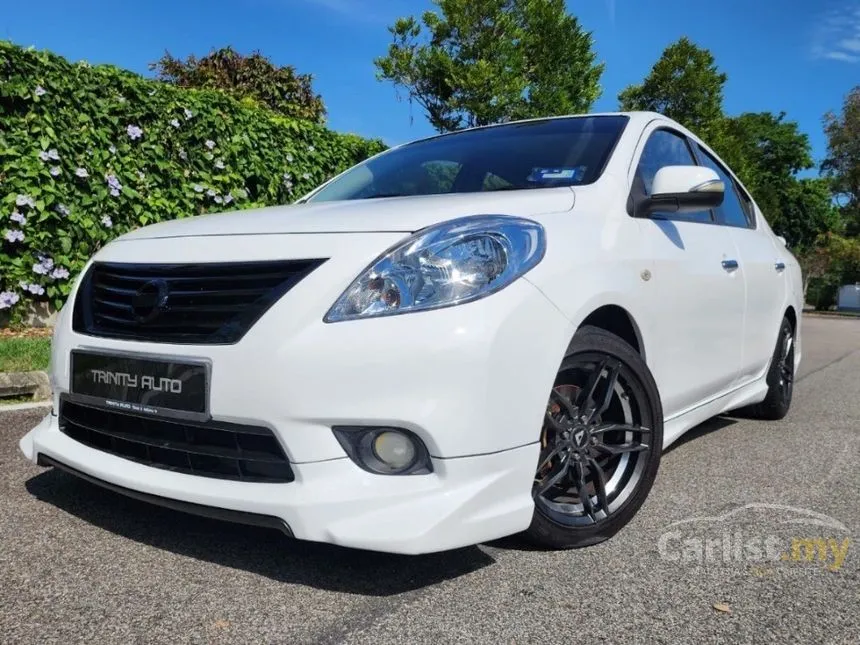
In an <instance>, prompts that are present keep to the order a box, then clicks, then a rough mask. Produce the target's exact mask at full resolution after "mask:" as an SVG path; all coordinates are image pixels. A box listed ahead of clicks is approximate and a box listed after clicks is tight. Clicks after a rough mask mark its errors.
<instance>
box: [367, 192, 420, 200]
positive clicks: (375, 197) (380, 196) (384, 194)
mask: <svg viewBox="0 0 860 645" xmlns="http://www.w3.org/2000/svg"><path fill="white" fill-rule="evenodd" d="M384 197H413V195H407V194H405V193H376V194H375V195H367V196H366V197H362V199H382V198H384Z"/></svg>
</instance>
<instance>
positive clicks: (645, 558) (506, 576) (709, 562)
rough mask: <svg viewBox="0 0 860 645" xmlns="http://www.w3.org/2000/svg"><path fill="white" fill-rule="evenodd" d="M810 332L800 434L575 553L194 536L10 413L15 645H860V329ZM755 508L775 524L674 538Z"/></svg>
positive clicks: (712, 463) (683, 475)
mask: <svg viewBox="0 0 860 645" xmlns="http://www.w3.org/2000/svg"><path fill="white" fill-rule="evenodd" d="M804 326H805V327H804V329H805V332H804V338H805V346H804V351H805V356H804V363H803V367H802V370H801V373H800V374H799V382H798V384H797V387H796V390H795V398H794V404H793V408H792V411H791V413H790V415H789V417H788V418H787V419H786V420H784V421H782V422H778V423H761V422H755V421H750V420H745V419H736V418H723V419H718V420H715V421H711V422H709V423H707V424H705V425H703V426H700V427H699V428H696V429H695V430H694V431H692V432H691V433H689V434H688V435H687V437H686V438H685V439H683V440H682V441H681V442H680V443H679V444H677V445H676V446H673V447H672V448H671V449H670V450H669V451H668V452H667V453H666V454H665V455H664V458H663V462H662V466H661V470H660V473H659V475H658V477H657V482H656V484H655V486H654V489H653V490H652V492H651V495H650V497H649V499H648V501H647V502H646V503H645V505H644V507H643V508H642V510H641V511H640V512H639V514H638V515H637V517H636V518H634V520H633V521H632V522H631V523H630V524H629V525H628V526H627V527H626V528H625V529H624V530H623V531H622V532H621V533H620V534H618V535H617V536H616V537H615V538H613V539H611V540H609V541H608V542H605V543H603V544H601V545H598V546H596V547H591V548H588V549H580V550H576V551H568V552H558V553H550V552H541V551H535V550H531V549H529V548H528V547H527V546H526V545H524V544H523V543H521V542H520V541H519V540H517V539H515V538H514V539H506V540H502V541H499V542H496V543H493V544H488V545H481V546H478V547H472V548H467V549H462V550H459V551H456V552H451V553H446V554H439V555H433V556H426V557H415V558H410V557H399V556H389V555H384V554H375V553H368V552H362V551H353V550H348V549H342V548H337V547H329V546H325V545H316V544H309V543H301V542H296V541H290V540H288V539H286V538H284V537H282V536H281V535H280V534H278V533H275V532H270V531H266V530H263V529H254V528H246V527H241V526H234V525H230V524H224V523H219V522H215V521H208V520H201V519H197V518H192V517H188V516H184V515H182V514H179V513H175V512H172V511H167V510H162V509H158V508H153V507H150V506H147V505H145V504H143V503H138V502H134V501H130V500H127V499H125V498H123V497H121V496H118V495H115V494H112V493H108V492H104V491H102V490H101V489H99V488H96V487H94V486H92V485H89V484H86V483H84V482H80V481H78V480H77V479H74V478H72V477H70V476H67V475H65V474H64V473H59V472H54V471H52V470H45V469H42V468H37V467H35V466H32V465H30V464H29V463H27V462H25V460H24V459H23V457H21V456H20V455H19V454H18V448H17V441H18V438H19V437H20V436H21V435H22V434H23V433H24V432H25V431H26V430H27V429H29V428H30V427H31V426H32V425H33V424H34V423H35V422H36V421H37V419H38V417H39V415H40V413H39V412H34V411H28V412H5V413H2V414H0V642H3V643H37V642H38V643H54V642H57V643H72V642H86V643H156V642H159V643H186V642H188V643H226V642H241V643H258V642H266V643H290V644H292V643H330V642H347V643H419V642H427V643H430V642H433V643H443V642H444V643H447V642H462V643H530V642H546V643H561V642H569V643H575V642H588V641H597V640H601V641H605V642H608V643H628V642H629V643H632V642H643V643H644V642H648V643H682V642H695V643H708V642H714V643H718V642H753V641H755V642H757V643H762V642H774V643H785V642H803V643H857V642H860V614H858V606H860V602H858V601H860V543H858V540H860V469H858V464H860V378H858V377H860V320H829V319H827V320H826V319H821V318H807V319H805V321H804ZM746 504H759V505H762V504H768V505H771V506H770V507H764V506H753V507H748V508H743V509H742V510H740V511H739V512H737V513H735V514H732V515H730V516H728V517H724V518H723V519H715V520H711V521H694V522H686V523H681V524H673V523H675V522H678V521H680V520H684V519H689V518H696V517H719V516H721V515H724V514H726V513H727V512H730V511H732V510H733V509H735V508H741V507H743V506H744V505H746ZM777 505H778V506H777ZM784 507H791V508H788V509H786V508H784ZM792 509H794V510H792ZM812 513H818V514H819V515H812ZM661 538H662V539H661ZM792 538H822V539H824V540H825V542H824V544H827V545H832V546H833V547H834V548H829V547H828V548H829V550H826V551H825V552H824V555H825V558H826V559H825V560H824V561H820V560H818V557H820V556H821V552H819V551H810V553H811V555H812V557H813V561H812V562H807V561H806V560H805V555H806V550H805V547H802V546H801V548H800V550H799V551H798V552H797V553H796V554H793V553H792V550H791V540H792ZM828 538H830V539H832V542H827V541H826V540H827V539H828ZM767 540H770V541H771V542H770V543H768V542H767ZM846 540H847V542H846ZM750 544H752V545H756V544H757V545H758V546H759V549H760V550H762V551H764V550H765V548H764V545H766V544H772V545H773V547H774V549H776V550H775V551H774V552H773V553H772V554H771V556H774V555H775V556H776V558H777V559H775V560H774V559H762V557H759V556H757V555H756V554H755V549H754V548H750V547H749V545H750ZM768 548H770V547H768ZM846 550H847V552H846ZM768 553H770V552H769V551H768ZM783 553H784V554H785V556H786V557H787V559H785V560H783V559H781V558H780V554H783ZM840 554H841V556H840ZM794 555H797V556H798V557H799V558H800V561H795V560H794V559H793V558H794ZM840 557H841V560H840ZM715 604H718V605H719V604H722V605H725V606H723V607H721V609H728V611H721V610H720V609H716V608H715V607H714V605H715Z"/></svg>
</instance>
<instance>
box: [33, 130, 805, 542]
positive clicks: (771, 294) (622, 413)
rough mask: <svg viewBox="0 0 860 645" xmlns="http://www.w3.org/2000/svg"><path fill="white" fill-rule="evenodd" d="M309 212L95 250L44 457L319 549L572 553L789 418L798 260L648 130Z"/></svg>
mask: <svg viewBox="0 0 860 645" xmlns="http://www.w3.org/2000/svg"><path fill="white" fill-rule="evenodd" d="M300 202H301V203H299V204H297V205H293V206H284V207H276V208H266V209H261V210H257V211H246V212H235V213H229V214H222V215H212V216H206V217H198V218H191V219H184V220H179V221H172V222H165V223H161V224H157V225H154V226H149V227H146V228H143V229H140V230H137V231H134V232H132V233H129V234H128V235H125V236H123V237H121V238H120V239H118V240H116V241H115V242H113V243H111V244H109V245H108V246H106V247H105V248H103V249H102V250H101V251H99V253H98V254H97V255H96V256H95V257H94V258H93V260H92V262H91V263H90V264H89V265H88V267H87V268H86V270H85V271H84V273H83V274H82V277H81V278H80V279H79V280H78V283H77V285H76V289H75V292H74V293H73V294H72V296H71V297H70V299H69V304H68V305H67V306H66V307H64V309H63V310H62V312H61V314H60V316H59V320H58V321H57V326H56V332H55V336H54V343H53V356H52V364H51V378H52V382H53V386H54V392H55V393H54V400H53V410H52V412H51V413H50V414H49V415H48V416H47V417H46V418H45V419H44V420H43V421H42V422H41V423H40V424H39V425H38V426H37V427H36V428H34V429H33V430H32V431H31V432H29V433H28V434H27V435H26V436H25V437H24V438H23V439H22V440H21V444H20V445H21V449H22V450H23V452H24V454H25V455H26V456H27V458H29V459H30V460H32V461H33V462H35V463H37V464H41V465H45V466H54V467H56V468H60V469H63V470H66V471H68V472H70V473H72V474H74V475H77V476H79V477H82V478H84V479H87V480H89V481H91V482H94V483H96V484H99V485H101V486H104V487H107V488H109V489H113V490H116V491H119V492H121V493H124V494H126V495H130V496H132V497H137V498H141V499H144V500H148V501H150V502H154V503H157V504H162V505H166V506H169V507H172V508H176V509H180V510H185V511H188V512H193V513H198V514H202V515H207V516H214V517H219V518H223V519H227V520H233V521H240V522H248V523H253V524H259V525H266V526H274V527H278V528H280V529H282V530H284V531H285V532H287V533H288V534H290V535H293V536H295V537H297V538H301V539H306V540H317V541H321V542H330V543H335V544H341V545H347V546H351V547H358V548H364V549H373V550H379V551H390V552H400V553H423V552H431V551H440V550H444V549H451V548H455V547H460V546H464V545H469V544H475V543H478V542H481V541H485V540H490V539H493V538H498V537H501V536H504V535H510V534H513V533H518V532H525V534H526V535H527V536H528V537H529V538H530V539H532V540H534V541H536V542H538V543H540V544H542V545H546V546H548V547H554V548H566V547H578V546H585V545H589V544H594V543H596V542H599V541H601V540H605V539H607V538H609V537H610V536H612V535H613V534H614V533H615V532H617V531H618V530H619V529H620V528H621V527H622V526H624V525H625V524H626V523H627V522H628V521H629V520H630V518H631V517H632V516H633V515H634V514H635V513H636V512H637V510H638V509H639V508H640V506H641V505H642V503H643V502H644V501H645V498H646V497H647V495H648V492H649V490H650V488H651V485H652V483H653V482H654V478H655V476H656V475H657V469H658V466H659V464H660V455H661V451H662V450H663V449H664V448H665V447H666V446H668V445H669V444H671V443H672V442H673V441H675V440H677V439H678V437H680V436H681V435H682V434H683V433H684V432H686V431H687V430H689V429H690V428H692V427H693V426H695V425H697V424H699V423H702V422H703V421H705V420H706V419H708V418H709V417H713V416H714V415H717V414H720V413H722V412H726V411H729V410H735V409H738V408H745V409H746V413H747V414H751V415H754V416H756V417H758V418H765V419H779V418H781V417H783V416H784V415H785V414H786V412H787V411H788V407H789V404H790V403H791V395H792V381H793V375H794V373H795V370H796V368H797V365H798V362H799V360H800V313H801V305H802V295H801V293H802V290H801V279H800V270H799V267H798V264H797V262H796V260H795V258H794V257H792V255H791V253H789V251H788V249H787V248H786V247H785V244H784V241H783V240H781V238H779V237H777V236H776V235H774V233H773V232H772V231H771V229H770V228H769V227H768V224H767V222H766V221H765V219H764V217H763V216H762V213H761V212H760V211H759V209H758V208H757V207H756V205H755V202H754V201H753V199H752V197H751V196H750V194H749V193H748V192H747V191H746V190H745V189H744V187H743V186H742V185H741V183H740V182H739V181H738V180H737V178H736V177H735V176H734V175H733V174H732V173H731V171H730V170H729V169H728V168H726V166H725V164H723V163H722V162H721V161H720V159H719V158H718V157H717V155H716V154H714V152H713V151H712V150H711V149H710V148H708V146H707V145H705V144H704V143H703V142H702V141H700V140H699V139H698V138H697V137H696V136H695V135H693V134H691V133H690V132H688V131H687V130H685V129H684V128H683V127H681V126H680V125H678V124H677V123H675V122H673V121H671V120H669V119H666V118H664V117H662V116H660V115H658V114H652V113H629V114H603V115H589V116H572V117H562V118H553V119H539V120H532V121H523V122H517V123H508V124H504V125H497V126H491V127H483V128H477V129H472V130H466V131H462V132H457V133H454V134H447V135H443V136H438V137H433V138H430V139H426V140H423V141H418V142H415V143H411V144H407V145H404V146H400V147H397V148H394V149H392V150H389V151H388V152H385V153H383V154H382V155H379V156H377V157H375V158H372V159H370V160H368V161H366V162H364V163H362V164H360V165H358V166H356V167H354V168H352V169H350V170H348V171H347V172H345V173H343V174H342V175H340V176H338V177H336V178H334V179H333V180H331V181H329V182H328V183H326V184H324V185H323V186H321V187H319V188H318V189H317V190H315V191H314V192H312V193H311V194H310V195H308V196H307V197H305V198H304V199H302V200H300ZM692 483H693V482H691V484H692ZM166 529H167V527H166Z"/></svg>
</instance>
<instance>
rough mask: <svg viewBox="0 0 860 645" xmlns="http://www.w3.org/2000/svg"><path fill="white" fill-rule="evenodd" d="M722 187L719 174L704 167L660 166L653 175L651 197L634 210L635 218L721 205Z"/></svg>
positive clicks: (642, 201)
mask: <svg viewBox="0 0 860 645" xmlns="http://www.w3.org/2000/svg"><path fill="white" fill-rule="evenodd" d="M725 192H726V187H725V184H724V183H723V182H722V180H721V179H720V177H719V175H717V173H716V172H714V171H713V170H711V169H710V168H705V167H704V166H664V167H663V168H660V170H658V171H657V174H656V175H654V181H653V183H652V185H651V194H650V195H648V196H647V197H645V198H644V199H642V200H641V201H640V202H639V203H638V204H637V205H636V209H635V213H636V216H637V217H649V216H650V215H652V214H653V213H693V212H696V211H703V210H707V209H709V208H716V207H717V206H719V205H720V204H722V203H723V198H724V197H725Z"/></svg>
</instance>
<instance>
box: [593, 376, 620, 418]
mask: <svg viewBox="0 0 860 645" xmlns="http://www.w3.org/2000/svg"><path fill="white" fill-rule="evenodd" d="M604 365H605V368H606V390H605V392H604V393H603V400H601V402H600V405H595V407H594V409H593V410H592V411H591V414H589V415H588V421H589V422H591V421H593V420H594V419H595V417H597V416H599V415H601V414H603V413H604V412H606V411H607V410H608V409H609V404H610V403H611V402H612V395H613V394H614V393H615V384H616V383H618V372H619V371H620V370H621V365H620V364H619V363H618V362H612V363H609V362H606V363H604ZM602 371H603V370H602V369H601V372H602Z"/></svg>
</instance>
